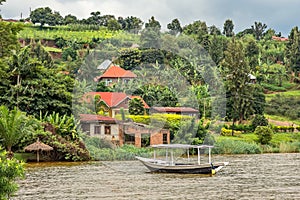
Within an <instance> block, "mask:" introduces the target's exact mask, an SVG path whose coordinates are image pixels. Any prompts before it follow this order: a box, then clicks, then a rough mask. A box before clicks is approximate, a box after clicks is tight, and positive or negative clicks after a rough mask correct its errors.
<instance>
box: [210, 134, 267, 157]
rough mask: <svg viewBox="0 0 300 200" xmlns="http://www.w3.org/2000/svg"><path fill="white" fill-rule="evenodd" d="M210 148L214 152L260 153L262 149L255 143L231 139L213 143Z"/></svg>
mask: <svg viewBox="0 0 300 200" xmlns="http://www.w3.org/2000/svg"><path fill="white" fill-rule="evenodd" d="M214 146H215V148H213V149H212V152H213V153H216V154H255V153H261V152H262V149H261V148H260V146H259V145H257V144H256V143H254V142H253V143H247V142H243V141H237V140H232V139H229V138H227V139H224V140H221V141H217V142H216V143H215V145H214Z"/></svg>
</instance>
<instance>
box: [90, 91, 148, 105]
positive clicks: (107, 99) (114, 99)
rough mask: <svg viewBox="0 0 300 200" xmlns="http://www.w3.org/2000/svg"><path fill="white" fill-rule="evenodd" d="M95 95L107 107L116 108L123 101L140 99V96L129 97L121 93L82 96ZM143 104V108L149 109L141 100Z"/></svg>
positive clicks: (93, 94)
mask: <svg viewBox="0 0 300 200" xmlns="http://www.w3.org/2000/svg"><path fill="white" fill-rule="evenodd" d="M95 95H99V96H100V97H101V99H102V100H103V101H104V103H106V105H107V106H108V107H117V106H118V105H119V104H120V103H122V102H123V101H124V100H125V99H127V98H129V99H133V98H140V99H142V98H141V97H140V96H130V95H127V94H125V93H123V92H88V93H86V94H85V95H84V96H85V97H87V96H91V97H94V96H95ZM142 101H143V103H144V108H149V106H148V104H147V103H146V102H145V101H144V100H143V99H142Z"/></svg>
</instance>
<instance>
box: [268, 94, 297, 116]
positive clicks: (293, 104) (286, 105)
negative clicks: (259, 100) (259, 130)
mask: <svg viewBox="0 0 300 200" xmlns="http://www.w3.org/2000/svg"><path fill="white" fill-rule="evenodd" d="M299 106H300V101H299V99H298V98H295V97H283V96H281V95H276V96H275V97H274V98H272V99H271V100H270V102H269V103H268V104H267V105H266V107H265V112H266V113H267V114H269V115H278V116H284V117H288V118H290V119H292V120H295V119H298V118H299V117H300V111H299Z"/></svg>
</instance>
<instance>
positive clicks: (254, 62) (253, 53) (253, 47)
mask: <svg viewBox="0 0 300 200" xmlns="http://www.w3.org/2000/svg"><path fill="white" fill-rule="evenodd" d="M246 39H247V41H246V42H245V43H246V48H245V53H246V57H247V58H248V62H249V65H250V67H251V69H253V71H255V68H256V66H258V62H259V53H260V49H259V47H258V45H257V42H256V41H255V39H254V38H253V36H252V35H251V37H249V38H246Z"/></svg>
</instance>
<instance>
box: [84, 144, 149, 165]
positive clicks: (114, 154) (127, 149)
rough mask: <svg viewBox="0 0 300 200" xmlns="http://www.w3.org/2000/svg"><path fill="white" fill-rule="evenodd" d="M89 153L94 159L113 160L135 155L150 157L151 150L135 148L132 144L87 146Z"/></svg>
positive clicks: (130, 157) (131, 157)
mask: <svg viewBox="0 0 300 200" xmlns="http://www.w3.org/2000/svg"><path fill="white" fill-rule="evenodd" d="M88 149H89V151H90V154H91V156H92V158H93V159H94V160H100V161H108V160H109V161H113V160H135V156H142V157H150V156H151V155H152V150H151V149H149V148H137V147H135V146H133V145H124V146H122V147H118V148H115V149H111V148H97V147H95V146H92V145H90V146H88Z"/></svg>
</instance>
